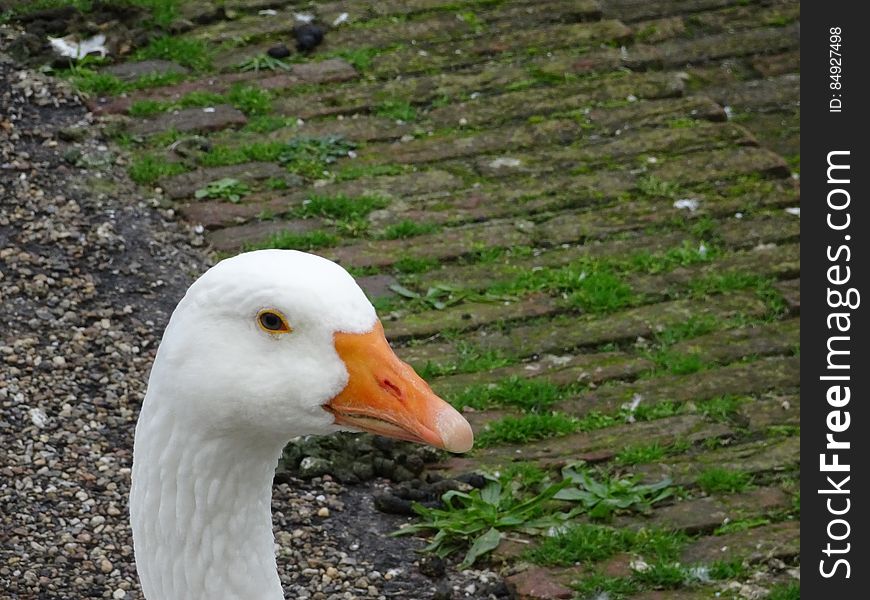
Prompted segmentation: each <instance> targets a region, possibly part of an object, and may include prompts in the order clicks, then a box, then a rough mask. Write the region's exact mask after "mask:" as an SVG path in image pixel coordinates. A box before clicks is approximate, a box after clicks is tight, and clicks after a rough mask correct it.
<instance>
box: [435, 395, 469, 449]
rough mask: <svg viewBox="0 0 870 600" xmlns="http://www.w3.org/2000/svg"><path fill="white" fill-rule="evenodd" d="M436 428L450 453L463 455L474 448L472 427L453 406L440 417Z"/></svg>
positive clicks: (444, 446)
mask: <svg viewBox="0 0 870 600" xmlns="http://www.w3.org/2000/svg"><path fill="white" fill-rule="evenodd" d="M435 427H436V429H437V431H438V434H439V435H440V436H441V441H442V444H443V448H444V449H445V450H447V451H448V452H454V453H457V454H461V453H463V452H468V451H469V450H471V447H472V446H474V432H472V430H471V425H469V424H468V421H466V420H465V417H463V416H462V415H461V414H459V413H458V412H457V411H456V409H454V408H453V407H452V406H451V407H447V408H446V409H445V410H443V411H442V412H441V413H440V414H439V415H438V418H437V421H436V425H435Z"/></svg>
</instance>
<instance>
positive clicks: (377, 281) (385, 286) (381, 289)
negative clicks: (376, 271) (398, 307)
mask: <svg viewBox="0 0 870 600" xmlns="http://www.w3.org/2000/svg"><path fill="white" fill-rule="evenodd" d="M355 279H356V283H357V285H359V286H360V288H362V291H364V292H365V294H366V296H367V297H368V299H369V300H376V299H379V298H395V297H396V295H397V294H396V292H394V291H393V289H392V288H393V287H394V286H395V285H397V284H398V283H399V281H398V280H397V279H396V278H395V277H393V276H392V275H364V276H362V277H356V278H355Z"/></svg>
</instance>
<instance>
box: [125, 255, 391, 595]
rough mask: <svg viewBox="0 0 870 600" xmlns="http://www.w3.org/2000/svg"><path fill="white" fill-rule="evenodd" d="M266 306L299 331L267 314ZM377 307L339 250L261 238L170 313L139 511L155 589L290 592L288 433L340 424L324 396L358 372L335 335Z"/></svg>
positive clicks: (150, 395) (136, 472)
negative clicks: (285, 491) (281, 471)
mask: <svg viewBox="0 0 870 600" xmlns="http://www.w3.org/2000/svg"><path fill="white" fill-rule="evenodd" d="M264 308H271V309H274V310H277V311H280V312H281V313H282V314H283V315H284V316H286V318H287V321H288V324H289V325H290V327H291V329H292V331H291V332H290V333H285V334H280V335H277V334H270V333H268V332H267V331H264V330H262V329H260V328H259V327H258V325H257V321H256V319H257V314H258V312H259V311H260V310H262V309H264ZM376 322H377V317H376V315H375V311H374V308H373V307H372V305H371V303H370V302H369V301H368V299H367V298H366V297H365V294H364V293H363V292H362V290H361V289H360V288H359V286H357V284H356V282H355V281H354V279H353V278H352V277H351V276H350V274H348V272H347V271H345V270H344V269H343V268H341V267H340V266H338V265H337V264H335V263H333V262H331V261H329V260H326V259H324V258H321V257H319V256H314V255H312V254H306V253H303V252H295V251H291V250H261V251H258V252H249V253H245V254H241V255H239V256H236V257H234V258H229V259H227V260H224V261H221V262H220V263H218V264H217V265H215V266H214V267H212V268H211V269H209V270H208V271H207V272H206V273H205V274H204V275H202V276H201V277H200V278H199V279H198V280H197V281H195V282H194V283H193V285H191V286H190V288H189V289H188V291H187V294H186V295H185V297H184V298H183V299H182V301H181V302H180V303H179V305H178V307H177V308H176V309H175V312H173V314H172V318H171V319H170V322H169V325H168V326H167V328H166V332H165V333H164V336H163V340H162V341H161V343H160V348H159V350H158V353H157V357H156V359H155V362H154V367H153V368H152V371H151V378H150V380H149V382H148V392H147V394H146V396H145V401H144V403H143V405H142V411H141V413H140V416H139V422H138V424H137V426H136V439H135V443H134V451H133V455H134V460H133V474H132V479H133V485H132V489H131V493H130V515H131V524H132V526H133V542H134V547H135V552H136V564H137V569H138V571H139V576H140V580H141V581H142V587H143V590H144V592H145V596H146V598H148V599H149V600H157V599H159V600H191V599H200V598H201V599H205V598H221V599H222V600H242V599H245V600H249V599H251V598H257V599H259V600H279V599H281V598H283V597H284V596H283V593H282V591H281V584H280V581H279V579H278V575H277V570H276V566H275V556H274V539H273V536H272V528H271V518H270V510H269V505H270V496H271V483H272V477H273V475H274V469H275V465H276V463H277V461H278V457H279V456H280V454H281V449H282V447H283V446H284V444H285V443H286V442H287V440H289V439H291V438H293V437H295V436H300V435H312V434H329V433H333V432H335V431H338V430H339V427H338V426H336V425H335V424H334V418H333V416H332V415H331V414H330V413H328V412H327V411H325V410H323V408H322V407H323V404H324V403H325V402H327V401H329V400H330V399H331V398H333V397H334V396H335V395H336V394H338V393H339V392H340V391H341V390H342V389H343V388H344V387H345V386H346V385H347V381H348V372H347V367H346V365H345V363H344V362H343V361H342V359H341V357H339V356H338V353H337V352H336V349H335V343H334V335H335V333H336V332H339V331H343V332H348V333H366V332H369V331H371V330H372V328H373V327H374V326H375V324H376Z"/></svg>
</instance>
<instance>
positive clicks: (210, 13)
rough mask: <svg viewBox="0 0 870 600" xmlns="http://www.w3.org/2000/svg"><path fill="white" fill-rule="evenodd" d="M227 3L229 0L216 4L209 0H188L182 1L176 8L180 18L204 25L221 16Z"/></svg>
mask: <svg viewBox="0 0 870 600" xmlns="http://www.w3.org/2000/svg"><path fill="white" fill-rule="evenodd" d="M230 1H232V0H230ZM227 4H229V2H226V3H223V4H222V5H217V4H216V3H215V2H211V1H210V0H188V1H187V2H182V3H181V4H180V5H179V6H178V7H177V8H176V10H177V13H178V16H179V18H180V19H182V20H184V21H188V22H189V23H197V24H200V25H204V24H208V23H212V22H214V21H217V20H218V19H220V18H222V17H223V16H224V15H225V13H224V7H225V6H226V5H227Z"/></svg>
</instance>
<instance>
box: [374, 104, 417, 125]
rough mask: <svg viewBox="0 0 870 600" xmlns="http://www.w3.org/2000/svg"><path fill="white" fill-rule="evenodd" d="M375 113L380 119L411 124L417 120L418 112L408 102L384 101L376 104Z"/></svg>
mask: <svg viewBox="0 0 870 600" xmlns="http://www.w3.org/2000/svg"><path fill="white" fill-rule="evenodd" d="M372 110H373V111H374V113H375V114H376V115H378V116H380V117H386V118H388V119H393V120H394V121H403V122H405V123H409V122H411V121H415V120H416V119H417V110H416V109H415V108H414V107H413V106H412V105H411V103H410V102H408V101H407V100H384V101H383V102H380V103H379V104H376V105H375V106H374V107H373V109H372Z"/></svg>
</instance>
